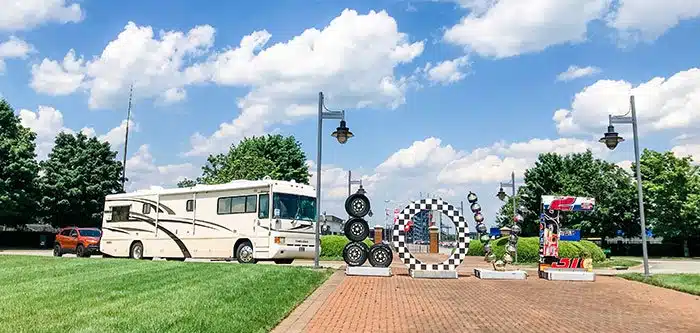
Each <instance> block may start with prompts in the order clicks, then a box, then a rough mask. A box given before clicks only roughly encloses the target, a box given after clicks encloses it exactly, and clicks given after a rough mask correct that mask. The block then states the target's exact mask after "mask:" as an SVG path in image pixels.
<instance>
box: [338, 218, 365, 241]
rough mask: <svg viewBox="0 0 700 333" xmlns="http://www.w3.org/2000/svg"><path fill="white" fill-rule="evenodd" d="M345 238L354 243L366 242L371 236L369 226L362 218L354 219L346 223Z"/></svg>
mask: <svg viewBox="0 0 700 333" xmlns="http://www.w3.org/2000/svg"><path fill="white" fill-rule="evenodd" d="M343 230H344V231H345V237H347V238H348V239H349V240H351V241H353V242H359V241H363V240H365V238H367V237H368V236H369V225H368V224H367V221H365V220H363V219H361V218H357V217H356V218H352V219H350V220H348V221H347V222H345V227H344V228H343Z"/></svg>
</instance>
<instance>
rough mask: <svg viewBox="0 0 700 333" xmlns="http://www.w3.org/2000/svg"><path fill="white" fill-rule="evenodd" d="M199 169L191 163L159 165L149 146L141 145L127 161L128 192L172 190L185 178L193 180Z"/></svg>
mask: <svg viewBox="0 0 700 333" xmlns="http://www.w3.org/2000/svg"><path fill="white" fill-rule="evenodd" d="M198 171H199V170H198V168H196V167H195V166H194V165H192V164H191V163H182V164H168V165H157V164H156V160H155V158H153V155H152V154H151V151H150V147H149V145H141V146H140V147H139V149H138V150H137V151H136V153H134V155H132V156H131V157H130V158H129V159H127V161H126V178H127V179H128V182H127V184H126V186H125V187H126V189H127V191H136V190H140V189H148V188H151V187H153V186H157V187H166V188H172V187H175V185H176V184H177V182H179V181H180V180H182V179H184V178H190V179H193V178H195V177H196V176H197V172H198Z"/></svg>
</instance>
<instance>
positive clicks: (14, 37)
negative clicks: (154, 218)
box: [0, 0, 700, 223]
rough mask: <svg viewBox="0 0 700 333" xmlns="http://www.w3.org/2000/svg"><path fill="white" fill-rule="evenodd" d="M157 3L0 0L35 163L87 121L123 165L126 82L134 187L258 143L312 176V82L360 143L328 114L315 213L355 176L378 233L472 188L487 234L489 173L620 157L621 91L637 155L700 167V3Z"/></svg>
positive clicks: (493, 182) (168, 179)
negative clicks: (415, 207)
mask: <svg viewBox="0 0 700 333" xmlns="http://www.w3.org/2000/svg"><path fill="white" fill-rule="evenodd" d="M0 3H2V2H0ZM164 4H165V2H160V1H150V2H143V1H132V0H126V1H121V2H118V3H117V2H108V1H99V2H98V1H94V0H82V1H68V0H42V1H36V3H35V4H34V5H26V6H23V7H22V8H19V7H12V6H17V5H16V2H12V1H10V2H9V3H8V4H4V5H3V8H10V10H9V11H4V12H3V13H2V14H0V70H1V71H0V73H1V74H0V94H1V95H2V96H3V97H5V98H6V99H8V101H9V102H10V103H11V104H12V105H13V107H14V108H15V109H16V111H17V112H18V114H20V117H21V118H22V120H23V122H24V124H25V125H27V126H29V127H31V128H33V129H34V130H35V131H36V132H37V133H38V153H39V158H45V156H46V154H47V153H48V151H49V150H50V148H51V143H52V141H53V139H54V137H55V135H56V134H57V133H58V132H60V131H72V132H76V131H80V130H82V131H83V132H85V133H87V134H90V135H96V136H98V137H99V138H100V139H102V140H106V141H109V142H110V143H111V144H112V145H113V147H114V149H118V150H119V151H120V153H119V156H120V158H121V154H122V153H121V150H122V149H123V146H122V143H123V142H122V141H123V133H124V128H125V126H124V125H125V122H124V121H125V113H126V106H127V100H128V89H129V85H130V83H131V82H133V83H134V86H135V99H134V102H133V119H132V120H133V122H132V129H133V131H131V135H130V138H129V140H130V141H129V153H128V159H129V160H128V164H127V176H128V177H129V178H131V179H132V181H131V182H130V184H129V189H131V190H136V189H140V188H148V187H150V186H163V187H170V186H174V184H175V183H176V182H177V180H178V179H181V178H182V177H190V178H192V177H196V176H197V175H198V174H199V172H200V167H201V165H202V164H203V161H204V160H205V159H206V156H207V155H208V154H212V153H219V152H222V151H224V150H225V149H227V147H228V146H229V145H230V144H232V143H236V142H237V141H238V140H240V139H241V138H242V137H245V136H251V135H261V134H265V133H282V134H285V135H289V134H292V135H294V136H296V137H297V138H298V140H299V141H301V143H302V145H303V148H304V150H305V152H306V154H307V158H308V160H309V165H311V166H314V163H315V160H316V152H315V147H316V127H315V126H316V118H315V114H314V112H315V111H314V109H315V107H316V106H315V103H316V98H317V95H318V92H319V91H323V92H324V94H325V95H326V104H327V106H328V107H329V108H332V109H338V108H343V109H345V110H346V117H347V123H348V126H349V127H350V129H351V130H352V131H353V132H354V133H355V135H356V137H354V138H352V139H351V140H350V141H349V142H348V144H346V145H343V146H341V145H339V144H337V143H335V142H334V141H332V138H331V137H330V133H331V132H332V131H333V129H334V127H336V126H337V122H336V121H326V122H325V127H324V134H326V135H327V136H326V137H324V140H325V141H324V155H323V156H324V158H323V168H324V172H323V175H322V181H323V191H324V195H323V203H322V204H323V207H325V208H323V210H326V211H328V213H330V214H336V215H341V216H342V215H344V213H343V212H342V208H341V204H342V201H343V198H344V196H345V193H346V185H345V184H344V181H345V180H346V177H347V170H353V174H354V175H355V176H356V177H361V178H362V179H363V183H364V184H365V187H366V188H367V189H368V191H369V194H370V195H371V196H372V199H373V204H374V205H375V207H376V208H375V209H374V210H375V213H378V215H376V216H378V217H376V218H375V219H376V220H377V222H381V219H382V218H383V216H384V214H382V210H384V206H385V203H384V201H385V200H393V202H392V203H389V205H388V206H390V207H396V206H402V205H404V204H405V203H406V202H407V201H408V200H411V199H417V198H418V196H419V195H420V194H421V193H431V194H432V195H438V196H441V197H443V198H444V199H446V200H448V201H450V202H453V203H455V204H459V201H460V200H464V197H465V195H466V194H467V192H468V191H469V190H472V191H475V192H476V193H477V194H480V195H481V197H482V198H483V205H484V209H485V213H486V214H485V215H486V216H487V220H488V221H489V223H492V220H493V217H494V215H495V214H496V213H497V210H498V208H499V205H500V204H499V202H498V201H497V200H496V199H495V198H494V194H495V193H496V191H497V190H498V182H499V181H507V180H508V179H509V177H510V173H511V172H513V171H514V172H515V173H516V178H521V177H522V173H523V171H524V170H525V169H526V168H527V167H528V166H530V165H532V163H533V161H534V160H535V159H536V157H537V154H538V153H540V152H547V151H556V152H560V153H568V152H579V151H583V150H585V149H592V150H593V152H594V153H595V154H596V156H599V157H601V158H604V159H607V160H609V161H611V162H615V163H620V165H623V166H624V165H628V163H629V160H631V159H632V158H633V155H632V144H631V134H630V133H629V132H630V129H629V128H624V126H623V127H619V128H618V130H619V131H620V132H621V133H623V135H626V137H627V138H628V139H630V140H629V142H626V143H624V144H622V145H621V146H620V148H618V149H617V150H615V151H614V152H610V151H608V150H607V149H605V148H604V147H603V146H602V145H601V144H599V143H597V142H596V139H597V138H598V137H599V136H600V135H601V134H602V132H603V131H604V130H605V125H606V124H605V122H606V121H607V114H608V113H618V114H621V113H625V112H626V111H627V103H628V96H629V94H630V93H633V94H634V95H635V96H636V99H637V104H638V105H637V109H638V113H639V117H640V131H641V146H642V148H652V149H659V150H662V149H663V150H668V149H673V151H674V152H676V153H678V154H680V155H694V156H696V159H697V160H700V136H698V134H697V133H700V132H698V125H700V70H699V69H697V67H698V62H699V60H698V59H700V44H699V43H698V37H697V36H698V32H700V20H699V19H698V17H699V16H700V3H698V2H694V1H671V2H669V1H666V2H655V1H646V0H572V1H567V2H563V1H558V0H527V1H526V0H454V1H447V0H445V1H437V0H435V1H399V0H374V1H352V2H342V1H311V0H304V1H301V0H297V1H292V0H289V1H282V0H280V1H256V2H250V1H228V2H221V1H219V2H194V1H178V0H174V1H168V2H167V5H164ZM71 50H72V51H71ZM567 72H568V74H567ZM312 171H315V167H314V168H312ZM314 184H315V183H314Z"/></svg>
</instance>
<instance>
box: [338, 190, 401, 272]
mask: <svg viewBox="0 0 700 333" xmlns="http://www.w3.org/2000/svg"><path fill="white" fill-rule="evenodd" d="M366 193H367V191H365V189H364V188H362V185H360V188H359V189H358V190H357V192H356V193H354V194H351V195H350V196H348V198H347V199H346V200H345V211H346V212H347V213H348V215H350V219H348V220H347V221H346V222H345V227H344V228H343V231H344V232H345V237H347V238H348V239H349V240H350V242H349V243H348V244H346V245H345V247H344V248H343V260H344V261H345V263H346V264H348V266H362V265H364V263H365V262H366V261H367V260H368V259H369V263H370V265H372V267H389V265H391V262H392V260H393V257H394V254H393V252H392V250H391V247H389V246H388V245H387V244H384V243H380V244H374V245H372V246H371V247H370V246H368V245H367V244H365V242H364V240H365V239H367V237H368V236H369V224H368V223H367V221H366V220H365V219H364V217H365V216H370V217H372V210H371V205H370V201H369V199H368V198H367V196H366Z"/></svg>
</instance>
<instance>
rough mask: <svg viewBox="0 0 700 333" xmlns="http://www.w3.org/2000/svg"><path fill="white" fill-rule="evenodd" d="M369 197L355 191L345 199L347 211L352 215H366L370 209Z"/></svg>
mask: <svg viewBox="0 0 700 333" xmlns="http://www.w3.org/2000/svg"><path fill="white" fill-rule="evenodd" d="M370 208H371V207H370V204H369V199H367V196H365V195H364V194H360V193H355V194H353V195H351V196H349V197H348V198H347V199H345V211H346V212H347V213H348V214H350V216H352V217H364V216H365V215H367V214H368V213H369V210H370Z"/></svg>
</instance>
